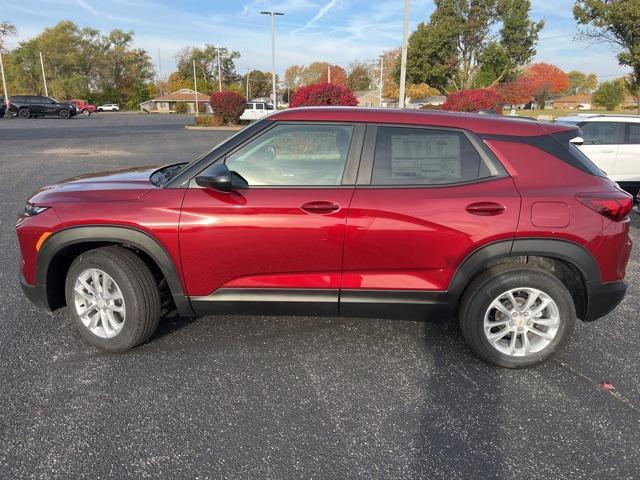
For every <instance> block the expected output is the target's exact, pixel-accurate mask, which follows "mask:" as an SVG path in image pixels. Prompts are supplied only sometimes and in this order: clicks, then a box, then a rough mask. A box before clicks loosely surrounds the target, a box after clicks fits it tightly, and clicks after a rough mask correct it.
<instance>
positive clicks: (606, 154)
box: [580, 121, 624, 178]
mask: <svg viewBox="0 0 640 480" xmlns="http://www.w3.org/2000/svg"><path fill="white" fill-rule="evenodd" d="M580 129H581V130H582V139H583V140H584V143H583V144H582V145H581V146H580V150H582V152H583V153H584V154H585V155H586V156H587V157H589V159H590V160H591V161H592V162H593V163H595V164H596V165H597V166H598V168H600V170H603V171H604V172H605V173H606V174H607V175H609V176H610V177H611V178H613V176H614V173H615V172H614V170H615V165H616V159H617V157H618V150H619V148H618V147H619V145H620V144H621V143H622V141H623V139H624V124H622V123H619V122H600V121H597V122H584V123H581V124H580Z"/></svg>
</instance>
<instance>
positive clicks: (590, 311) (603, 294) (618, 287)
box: [583, 282, 627, 322]
mask: <svg viewBox="0 0 640 480" xmlns="http://www.w3.org/2000/svg"><path fill="white" fill-rule="evenodd" d="M587 293H588V299H589V300H588V302H589V303H588V305H587V313H586V314H585V318H584V319H583V320H584V321H585V322H591V321H593V320H597V319H599V318H601V317H604V316H605V315H607V314H608V313H610V312H611V311H613V309H615V308H616V307H617V306H618V305H619V304H620V302H621V301H622V299H623V298H624V296H625V294H626V293H627V283H626V282H611V283H600V282H597V283H593V284H590V285H589V286H588V287H587Z"/></svg>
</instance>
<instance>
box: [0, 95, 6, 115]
mask: <svg viewBox="0 0 640 480" xmlns="http://www.w3.org/2000/svg"><path fill="white" fill-rule="evenodd" d="M6 111H7V104H6V103H5V102H4V97H0V118H2V117H4V114H5V113H6Z"/></svg>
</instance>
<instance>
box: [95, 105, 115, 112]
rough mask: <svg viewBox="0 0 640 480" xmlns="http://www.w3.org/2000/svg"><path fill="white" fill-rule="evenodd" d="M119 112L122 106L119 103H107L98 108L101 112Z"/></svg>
mask: <svg viewBox="0 0 640 480" xmlns="http://www.w3.org/2000/svg"><path fill="white" fill-rule="evenodd" d="M118 110H120V105H118V104H117V103H105V104H104V105H100V106H99V107H98V111H99V112H117V111H118Z"/></svg>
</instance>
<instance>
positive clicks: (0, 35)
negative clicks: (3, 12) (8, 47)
mask: <svg viewBox="0 0 640 480" xmlns="http://www.w3.org/2000/svg"><path fill="white" fill-rule="evenodd" d="M16 34H17V30H16V26H15V25H13V24H12V23H9V22H0V52H4V51H5V46H4V42H5V39H6V38H7V37H14V36H15V35H16Z"/></svg>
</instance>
